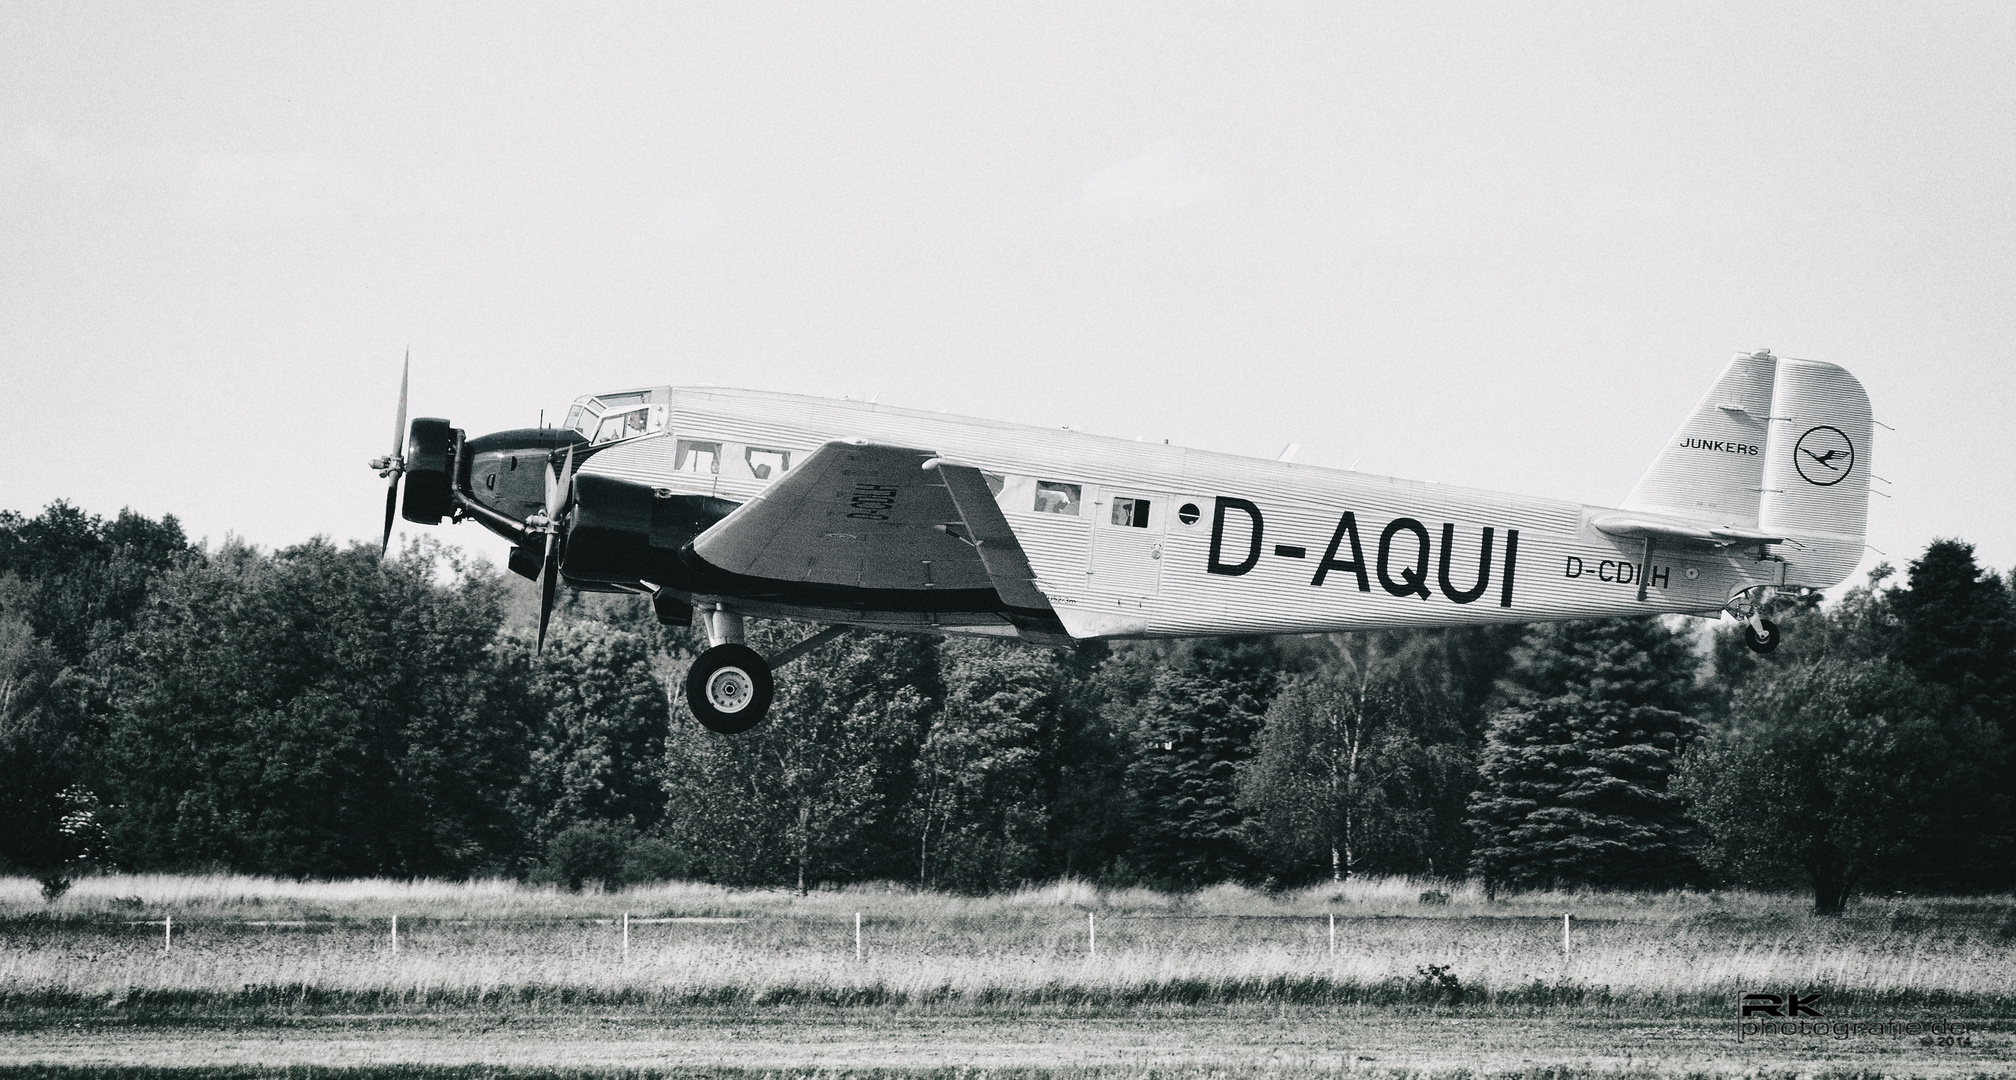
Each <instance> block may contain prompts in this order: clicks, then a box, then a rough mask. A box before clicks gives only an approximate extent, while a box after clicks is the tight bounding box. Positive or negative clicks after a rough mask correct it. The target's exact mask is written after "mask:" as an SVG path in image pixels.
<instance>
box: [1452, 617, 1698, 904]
mask: <svg viewBox="0 0 2016 1080" xmlns="http://www.w3.org/2000/svg"><path fill="white" fill-rule="evenodd" d="M1698 663H1699V661H1698V659H1697V657H1696V656H1695V655H1694V653H1693V651H1692V650H1691V649H1690V648H1689V647H1688V644H1687V642H1686V640H1685V639H1684V638H1683V637H1682V636H1681V635H1680V634H1679V633H1677V632H1675V631H1673V630H1671V629H1668V628H1667V627H1666V626H1665V625H1664V624H1663V623H1662V622H1661V621H1660V620H1659V619H1658V618H1657V617H1648V618H1641V619H1609V620H1592V621H1587V622H1570V623H1553V624H1542V625H1538V626H1535V627H1534V628H1533V629H1532V630H1531V631H1529V632H1528V634H1527V636H1526V640H1525V643H1524V644H1523V645H1522V646H1521V648H1520V649H1519V651H1518V653H1517V654H1516V658H1515V660H1514V664H1513V667H1512V671H1511V674H1510V676H1509V677H1508V680H1507V691H1508V697H1509V698H1510V701H1509V703H1508V704H1507V705H1506V706H1505V707H1503V708H1501V709H1499V710H1498V711H1497V713H1496V714H1495V715H1494V716H1493V717H1492V720H1491V726H1490V730H1489V732H1488V733H1487V736H1486V740H1485V749H1484V759H1483V763H1482V766H1481V769H1480V774H1481V775H1480V787H1479V790H1478V791H1477V792H1476V793H1475V794H1474V795H1473V796H1472V798H1471V803H1470V813H1471V820H1470V826H1471V828H1472V829H1473V830H1474V832H1475V833H1476V836H1477V846H1476V848H1475V849H1474V851H1473V853H1472V856H1471V867H1472V869H1473V871H1474V872H1475V873H1477V874H1478V875H1479V876H1481V877H1482V878H1483V879H1484V882H1485V887H1486V888H1487V889H1488V890H1491V891H1494V892H1495V891H1496V890H1497V889H1500V888H1544V887H1575V886H1594V887H1599V888H1659V887H1670V886H1672V885H1676V884H1679V883H1680V882H1681V881H1683V880H1685V879H1686V878H1687V876H1688V874H1689V871H1688V867H1689V865H1690V864H1689V861H1688V859H1687V856H1686V839H1687V822H1686V817H1685V814H1684V808H1683V806H1682V804H1681V801H1680V800H1679V799H1678V798H1677V797H1675V796H1674V795H1672V794H1670V793H1669V792H1668V791H1667V781H1668V778H1669V776H1670V775H1671V774H1672V771H1673V768H1674V765H1675V763H1676V760H1677V759H1678V757H1679V755H1680V753H1681V751H1682V750H1683V749H1685V747H1686V745H1687V743H1688V742H1689V741H1690V740H1691V739H1692V738H1693V736H1694V734H1695V733H1696V730H1697V727H1696V724H1695V721H1694V720H1693V719H1692V718H1690V717H1689V716H1688V715H1687V712H1688V709H1689V705H1690V697H1691V693H1692V687H1693V683H1694V676H1695V671H1696V669H1697V667H1698Z"/></svg>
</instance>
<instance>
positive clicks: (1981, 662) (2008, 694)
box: [1891, 540, 2016, 736]
mask: <svg viewBox="0 0 2016 1080" xmlns="http://www.w3.org/2000/svg"><path fill="white" fill-rule="evenodd" d="M1891 609H1892V611H1894V612H1895V615H1896V620H1897V621H1896V628H1895V630H1894V639H1893V642H1892V647H1891V655H1892V656H1894V657H1896V658H1897V659H1898V660H1899V661H1901V662H1902V663H1903V664H1904V665H1905V666H1907V667H1909V668H1910V669H1911V670H1912V671H1913V672H1914V673H1916V674H1917V676H1918V677H1919V678H1920V679H1922V680H1924V681H1925V682H1926V683H1929V684H1931V685H1933V686H1945V687H1950V688H1951V689H1952V690H1953V693H1954V697H1955V699H1956V702H1957V704H1959V705H1960V706H1962V707H1963V708H1967V709H1971V710H1973V712H1974V714H1975V715H1976V716H1979V717H1980V718H1981V719H1983V720H1985V721H1987V722H1989V723H1991V724H1993V725H1995V726H1996V727H1998V728H2000V729H2001V730H2002V732H2003V734H2004V735H2007V736H2016V597H2012V594H2011V592H2010V590H2009V589H2008V588H2005V587H2004V585H2003V582H2002V578H2001V576H2000V575H1998V574H1995V573H1992V572H1989V573H1983V572H1982V571H1981V568H1980V567H1979V566H1978V565H1976V564H1975V562H1974V545H1972V544H1967V543H1962V542H1961V541H1958V540H1934V541H1933V542H1932V544H1931V546H1929V547H1927V548H1926V549H1925V554H1924V555H1922V556H1920V557H1919V558H1918V559H1916V560H1914V561H1913V562H1912V563H1911V568H1910V572H1909V573H1908V574H1907V575H1906V578H1905V582H1904V587H1903V588H1902V589H1899V590H1898V591H1897V592H1895V593H1894V594H1892V598H1891Z"/></svg>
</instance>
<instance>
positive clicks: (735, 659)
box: [686, 645, 777, 735]
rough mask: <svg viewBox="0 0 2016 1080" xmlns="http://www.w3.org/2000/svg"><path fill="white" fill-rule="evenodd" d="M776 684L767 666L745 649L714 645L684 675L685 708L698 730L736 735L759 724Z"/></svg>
mask: <svg viewBox="0 0 2016 1080" xmlns="http://www.w3.org/2000/svg"><path fill="white" fill-rule="evenodd" d="M776 691H777V684H776V683H775V682H774V681H773V680H772V679H771V678H770V662H769V661H767V660H765V659H763V657H762V656H761V655H759V654H758V653H757V652H756V650H754V649H752V648H750V647H749V646H747V645H716V646H714V647H713V648H711V649H709V650H707V651H706V652H704V653H701V654H700V659H698V660H695V661H693V666H692V667H691V668H689V669H687V671H686V705H687V707H688V708H690V709H692V710H693V718H694V719H696V720H698V721H700V726H701V727H704V728H706V729H707V730H709V731H712V732H714V733H716V734H719V735H739V734H741V733H742V732H745V731H748V730H749V729H750V728H753V727H755V726H756V725H757V724H760V723H762V722H763V717H765V716H766V715H768V714H769V712H770V699H771V697H772V696H773V695H774V694H775V693H776Z"/></svg>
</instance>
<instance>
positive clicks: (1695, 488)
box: [1623, 351, 1866, 529]
mask: <svg viewBox="0 0 2016 1080" xmlns="http://www.w3.org/2000/svg"><path fill="white" fill-rule="evenodd" d="M1781 362H1782V361H1780V360H1778V359H1777V358H1776V357H1773V356H1772V355H1771V354H1770V353H1769V352H1768V351H1764V352H1757V353H1745V354H1740V355H1738V356H1737V357H1736V358H1735V359H1734V360H1731V361H1729V366H1728V367H1726V368H1724V369H1722V377H1721V378H1719V379H1716V380H1715V385H1714V386H1713V387H1712V388H1710V389H1709V391H1708V396H1707V397H1704V398H1702V399H1701V403H1700V404H1698V405H1696V406H1694V411H1693V412H1692V413H1689V414H1688V416H1687V420H1686V422H1684V423H1682V424H1681V425H1680V430H1679V431H1677V432H1675V433H1674V434H1673V438H1672V439H1670V440H1668V441H1667V443H1666V449H1665V450H1663V451H1662V452H1661V453H1660V454H1659V457H1658V459H1657V460H1656V461H1654V462H1653V463H1652V467H1651V468H1650V469H1648V470H1646V472H1645V475H1644V477H1642V478H1641V479H1640V480H1639V481H1638V486H1637V487H1634V488H1632V489H1631V494H1630V496H1629V497H1628V498H1626V499H1625V500H1624V504H1623V509H1625V510H1634V511H1641V512H1650V513H1655V514H1671V515H1676V516H1679V517H1684V518H1687V519H1689V520H1692V521H1697V522H1701V523H1703V524H1711V525H1718V526H1734V527H1737V528H1743V529H1754V528H1756V527H1757V519H1758V498H1757V495H1758V489H1759V488H1761V487H1763V486H1764V485H1763V477H1764V461H1765V454H1766V448H1765V444H1766V442H1767V441H1768V438H1769V434H1770V432H1769V424H1768V420H1769V418H1770V417H1771V416H1772V415H1773V413H1772V411H1771V393H1772V384H1773V381H1774V379H1775V378H1776V375H1777V369H1778V365H1779V364H1780V363H1781ZM1865 415H1866V413H1865Z"/></svg>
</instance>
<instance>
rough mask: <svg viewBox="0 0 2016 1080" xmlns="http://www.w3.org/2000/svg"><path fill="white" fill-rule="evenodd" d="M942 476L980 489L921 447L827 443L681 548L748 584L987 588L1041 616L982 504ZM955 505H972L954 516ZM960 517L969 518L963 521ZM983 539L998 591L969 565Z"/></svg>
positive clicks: (1006, 541) (993, 511)
mask: <svg viewBox="0 0 2016 1080" xmlns="http://www.w3.org/2000/svg"><path fill="white" fill-rule="evenodd" d="M927 463H928V464H930V465H931V466H932V467H931V468H926V467H925V466H926V464H927ZM960 470H964V471H960ZM967 473H971V474H972V475H970V476H968V475H966V474H967ZM948 476H949V477H951V478H952V479H953V481H954V482H955V483H956V482H959V481H962V480H963V481H967V483H966V484H965V485H963V486H964V487H968V488H970V487H971V486H972V485H971V481H978V482H979V485H980V487H979V490H981V491H983V492H984V491H985V490H986V486H985V480H984V479H982V478H981V477H980V475H979V474H978V473H977V472H975V471H973V470H971V469H969V468H967V467H965V466H957V465H950V464H943V463H939V462H937V461H936V460H935V459H934V455H933V454H932V453H931V452H929V451H926V450H919V449H915V448H912V447H902V446H886V445H880V444H875V443H850V442H830V443H827V444H826V445H824V446H822V447H820V448H819V449H818V450H816V451H814V452H813V453H812V454H811V455H810V456H808V457H807V458H806V459H805V461H804V463H802V464H800V465H799V466H798V467H797V468H795V469H792V470H791V471H790V472H789V473H787V474H785V476H784V477H783V478H782V479H780V480H778V481H776V482H775V483H773V484H771V485H770V486H769V487H768V488H766V489H764V491H763V493H762V494H761V495H758V496H757V497H756V498H754V499H751V500H750V501H749V502H747V503H744V504H743V505H742V506H740V507H738V508H737V509H736V510H735V512H734V513H731V514H729V515H728V516H727V517H726V518H724V519H722V520H721V521H720V522H719V523H717V524H715V525H714V526H713V527H712V528H710V529H708V530H707V531H706V532H704V533H702V534H700V536H699V537H698V538H697V539H696V540H694V541H693V551H694V553H695V554H696V555H698V556H700V558H702V559H704V560H706V561H707V562H708V563H709V564H710V565H712V566H714V567H717V568H719V569H722V570H726V571H729V572H731V573H736V574H744V575H747V576H749V577H758V578H768V579H771V580H774V581H789V582H806V583H811V584H820V585H842V586H850V587H857V588H865V589H902V590H917V589H990V588H992V589H996V590H997V592H999V593H1000V594H1001V596H1002V598H1003V599H1004V600H1005V601H1007V603H1009V604H1010V605H1011V606H1016V607H1036V608H1039V609H1047V608H1048V606H1049V605H1048V604H1047V602H1043V601H1042V598H1041V594H1038V593H1036V592H1035V591H1034V589H1032V588H1031V587H1030V585H1029V581H1028V576H1027V575H1028V562H1027V560H1025V559H1023V558H1022V555H1021V550H1020V548H1019V547H1015V546H1014V536H1013V534H1012V533H1010V532H1009V531H1008V529H1007V523H1006V522H1005V521H1002V520H1000V516H1001V514H1000V510H999V509H998V508H997V507H995V505H994V503H993V500H992V499H991V498H987V499H984V500H983V499H979V498H977V497H975V496H973V494H972V493H971V492H970V491H967V492H966V493H965V494H966V498H965V499H963V500H961V499H955V498H954V496H953V490H952V488H951V487H948V486H947V480H948ZM967 502H971V503H973V504H974V505H973V506H971V507H963V504H964V503H967ZM962 508H964V509H966V510H967V511H968V513H970V514H972V515H974V516H975V517H977V518H978V519H979V520H978V521H977V522H969V520H968V515H967V514H962V513H961V510H962ZM989 515H991V518H992V520H989ZM976 539H977V542H976ZM990 542H991V546H993V547H994V548H996V549H998V550H999V553H1000V555H1001V558H999V559H994V561H995V562H997V563H999V564H1000V566H1001V567H1002V569H1003V572H1004V574H1005V575H1006V580H1005V581H1003V582H1000V583H997V581H996V579H995V577H994V575H993V574H991V573H990V572H989V566H988V560H987V559H983V558H982V557H981V550H982V547H983V546H989V544H990ZM988 554H989V558H990V559H991V558H993V557H994V555H995V552H994V551H990V552H989V553H988ZM1018 565H1019V568H1020V569H1019V570H1018V569H1017V566H1018ZM1017 574H1020V575H1021V580H1020V581H1019V586H1020V588H1019V591H1018V590H1017V589H1016V585H1017V584H1018V582H1017V581H1016V580H1015V577H1016V575H1017ZM1032 597H1033V598H1034V601H1035V602H1030V598H1032Z"/></svg>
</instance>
